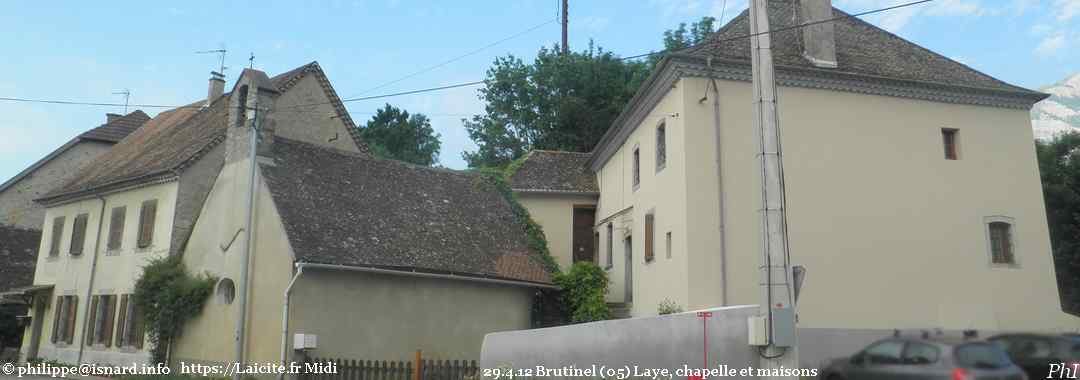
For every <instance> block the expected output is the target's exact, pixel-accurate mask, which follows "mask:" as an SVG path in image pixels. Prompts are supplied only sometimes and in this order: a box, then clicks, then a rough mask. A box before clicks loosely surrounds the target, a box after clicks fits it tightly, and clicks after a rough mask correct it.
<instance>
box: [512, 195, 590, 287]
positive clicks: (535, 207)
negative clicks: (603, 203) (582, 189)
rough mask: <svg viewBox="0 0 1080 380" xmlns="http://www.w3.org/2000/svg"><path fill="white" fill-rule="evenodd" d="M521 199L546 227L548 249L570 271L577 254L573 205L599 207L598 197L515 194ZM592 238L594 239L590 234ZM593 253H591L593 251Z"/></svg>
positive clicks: (538, 221)
mask: <svg viewBox="0 0 1080 380" xmlns="http://www.w3.org/2000/svg"><path fill="white" fill-rule="evenodd" d="M516 194H517V198H518V201H520V202H521V205H522V206H525V208H526V209H527V210H529V215H530V216H531V217H532V219H533V221H535V222H536V223H537V224H539V225H540V227H541V228H543V229H544V237H545V238H547V245H548V251H550V252H551V256H552V257H554V258H555V262H557V263H559V267H560V268H562V269H563V270H568V269H569V268H570V266H571V265H573V260H574V254H573V248H574V246H573V245H574V240H573V239H574V207H575V206H596V197H595V196H585V195H564V194H538V193H516ZM589 238H590V239H592V236H591V233H590V237H589ZM590 254H592V252H590Z"/></svg>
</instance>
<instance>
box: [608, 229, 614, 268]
mask: <svg viewBox="0 0 1080 380" xmlns="http://www.w3.org/2000/svg"><path fill="white" fill-rule="evenodd" d="M614 265H615V227H614V226H613V225H612V224H611V223H608V224H607V267H608V269H611V267H612V266H614Z"/></svg>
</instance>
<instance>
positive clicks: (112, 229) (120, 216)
mask: <svg viewBox="0 0 1080 380" xmlns="http://www.w3.org/2000/svg"><path fill="white" fill-rule="evenodd" d="M126 216H127V206H120V207H113V209H112V217H111V218H109V244H108V246H107V247H108V249H109V250H117V249H120V248H122V247H123V240H124V218H125V217H126Z"/></svg>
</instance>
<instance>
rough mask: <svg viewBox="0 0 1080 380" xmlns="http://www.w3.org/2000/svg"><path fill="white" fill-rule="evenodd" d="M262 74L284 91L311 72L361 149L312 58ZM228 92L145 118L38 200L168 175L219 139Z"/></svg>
mask: <svg viewBox="0 0 1080 380" xmlns="http://www.w3.org/2000/svg"><path fill="white" fill-rule="evenodd" d="M259 74H261V73H259ZM262 75H263V79H261V80H260V82H262V84H260V86H266V87H273V89H276V90H277V91H278V92H285V91H286V90H288V89H289V88H292V86H294V85H295V84H296V83H297V82H298V81H299V80H300V79H302V78H303V77H305V76H307V75H314V76H315V77H316V79H317V80H318V81H319V83H320V84H321V85H322V87H323V89H324V90H326V91H327V94H328V96H329V97H330V98H331V104H332V105H333V106H334V108H335V109H336V110H337V112H338V116H339V117H340V118H341V119H342V120H343V121H344V122H345V123H346V125H347V126H348V129H349V131H350V133H352V135H353V136H352V137H353V140H354V141H355V142H356V143H357V146H358V148H359V149H360V150H361V151H363V152H367V145H366V144H364V143H363V141H362V140H361V138H360V136H359V132H358V131H357V129H356V128H355V125H354V124H353V122H352V119H351V118H350V117H349V114H348V112H347V111H346V110H345V106H344V105H343V104H342V103H341V100H340V99H339V98H338V97H337V95H336V93H334V91H333V88H332V87H330V82H329V80H328V79H327V78H326V75H325V74H324V73H323V71H322V69H321V68H320V67H319V64H318V62H311V63H309V64H306V65H303V66H300V67H298V68H296V69H293V70H290V71H287V72H285V73H283V74H280V75H277V76H275V77H273V78H265V74H262ZM229 96H230V94H225V95H223V96H221V97H218V98H217V99H215V100H214V102H213V103H212V104H211V105H210V106H209V107H203V105H204V103H205V101H202V100H200V101H198V102H195V103H192V104H188V105H185V106H181V107H177V108H174V109H171V110H168V111H164V112H162V113H160V114H158V115H157V116H156V117H154V118H153V119H150V121H148V122H146V124H145V126H144V127H143V128H140V129H139V130H138V131H136V132H135V133H132V134H131V135H130V136H129V137H128V138H126V139H124V140H123V141H121V142H120V143H118V144H116V146H114V147H113V148H112V149H111V150H109V151H108V152H106V153H105V154H102V155H101V156H99V157H98V158H97V159H95V160H94V161H93V162H91V163H90V164H89V165H87V166H86V168H85V169H84V170H82V171H81V172H79V173H78V174H77V175H75V176H74V177H72V178H71V179H70V180H68V181H67V182H66V183H65V184H63V185H62V186H59V187H58V188H57V189H55V190H53V191H51V192H49V193H48V194H46V195H45V196H43V197H42V198H41V199H39V201H41V202H45V203H52V202H57V201H63V200H66V199H75V198H79V197H81V196H83V195H86V194H93V193H95V192H98V191H106V190H111V189H117V188H124V187H127V186H134V185H138V184H143V183H149V182H153V181H161V180H167V179H171V178H174V177H175V176H176V175H178V174H179V173H180V172H181V171H182V170H183V169H184V168H185V167H187V166H188V165H190V164H191V163H193V162H194V161H195V160H197V159H199V158H200V157H202V155H204V154H206V153H207V152H209V151H210V149H212V148H213V147H214V146H216V145H217V144H218V143H220V142H221V141H224V139H225V131H226V129H227V128H226V118H227V105H228V102H229Z"/></svg>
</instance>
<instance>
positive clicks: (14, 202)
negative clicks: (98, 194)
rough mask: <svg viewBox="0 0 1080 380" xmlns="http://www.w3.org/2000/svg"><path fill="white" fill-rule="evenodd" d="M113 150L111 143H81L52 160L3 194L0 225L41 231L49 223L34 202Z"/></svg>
mask: <svg viewBox="0 0 1080 380" xmlns="http://www.w3.org/2000/svg"><path fill="white" fill-rule="evenodd" d="M69 143H70V142H69ZM111 147H112V144H109V143H103V142H97V141H87V140H78V141H77V142H75V143H74V144H73V145H72V146H70V147H69V148H67V149H66V150H64V151H63V152H62V153H60V154H59V155H57V156H56V157H54V158H53V159H52V160H49V161H48V162H47V163H45V164H44V165H42V166H41V167H39V168H37V170H34V172H32V173H30V174H29V175H27V176H26V177H23V178H22V179H21V180H19V181H18V182H16V183H15V184H13V185H12V186H11V187H9V188H7V189H5V190H4V191H3V192H0V224H7V225H15V226H18V227H22V228H30V229H35V230H40V229H41V227H42V224H44V223H43V222H44V220H45V207H43V206H41V205H39V204H37V203H34V199H37V198H40V197H41V196H42V195H45V193H48V192H49V191H52V190H53V189H54V188H56V186H59V185H61V184H63V183H64V182H65V181H67V180H68V179H69V178H71V175H73V174H75V173H77V172H78V170H79V169H80V168H82V167H83V165H86V164H87V163H89V162H90V161H92V160H93V159H94V158H95V157H97V156H99V155H101V154H102V153H105V152H106V151H108V150H109V148H111ZM5 180H6V179H5Z"/></svg>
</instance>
